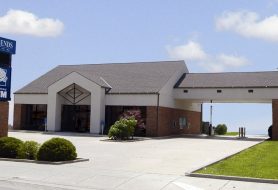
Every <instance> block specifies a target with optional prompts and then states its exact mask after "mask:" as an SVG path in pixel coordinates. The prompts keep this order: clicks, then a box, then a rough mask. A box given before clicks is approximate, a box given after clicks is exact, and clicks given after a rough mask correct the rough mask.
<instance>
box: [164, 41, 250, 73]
mask: <svg viewBox="0 0 278 190" xmlns="http://www.w3.org/2000/svg"><path fill="white" fill-rule="evenodd" d="M166 49H167V51H168V54H169V56H170V57H171V58H173V59H184V60H185V61H191V62H192V63H197V64H198V65H199V66H200V67H202V68H203V69H205V70H206V71H209V72H223V71H227V70H229V69H235V68H240V67H243V66H246V65H248V64H249V62H248V60H247V59H246V58H245V57H242V56H236V55H227V54H223V53H222V54H219V55H211V54H208V53H206V52H205V51H204V50H203V48H202V46H201V45H200V44H199V43H197V42H194V41H189V42H188V43H186V44H184V45H179V46H175V47H171V46H168V47H166Z"/></svg>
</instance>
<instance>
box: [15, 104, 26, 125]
mask: <svg viewBox="0 0 278 190" xmlns="http://www.w3.org/2000/svg"><path fill="white" fill-rule="evenodd" d="M23 107H24V104H14V123H13V129H21V126H22V122H23V121H22V111H23Z"/></svg>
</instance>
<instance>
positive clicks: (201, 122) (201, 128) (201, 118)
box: [200, 103, 203, 134]
mask: <svg viewBox="0 0 278 190" xmlns="http://www.w3.org/2000/svg"><path fill="white" fill-rule="evenodd" d="M200 120H201V121H200V125H201V126H200V133H201V134H202V132H203V103H201V117H200Z"/></svg>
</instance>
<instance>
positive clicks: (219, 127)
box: [215, 124, 227, 135]
mask: <svg viewBox="0 0 278 190" xmlns="http://www.w3.org/2000/svg"><path fill="white" fill-rule="evenodd" d="M215 133H216V134H218V135H225V134H226V133H227V126H226V125H225V124H219V125H217V126H216V128H215Z"/></svg>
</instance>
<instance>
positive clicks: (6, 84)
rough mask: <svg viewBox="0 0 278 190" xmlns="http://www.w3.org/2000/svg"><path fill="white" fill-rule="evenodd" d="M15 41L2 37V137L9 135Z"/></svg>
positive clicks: (0, 85)
mask: <svg viewBox="0 0 278 190" xmlns="http://www.w3.org/2000/svg"><path fill="white" fill-rule="evenodd" d="M15 52H16V42H15V41H14V40H10V39H6V38H2V37H0V137H3V136H7V135H8V116H9V102H8V101H10V100H11V75H12V67H11V62H12V54H15Z"/></svg>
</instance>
